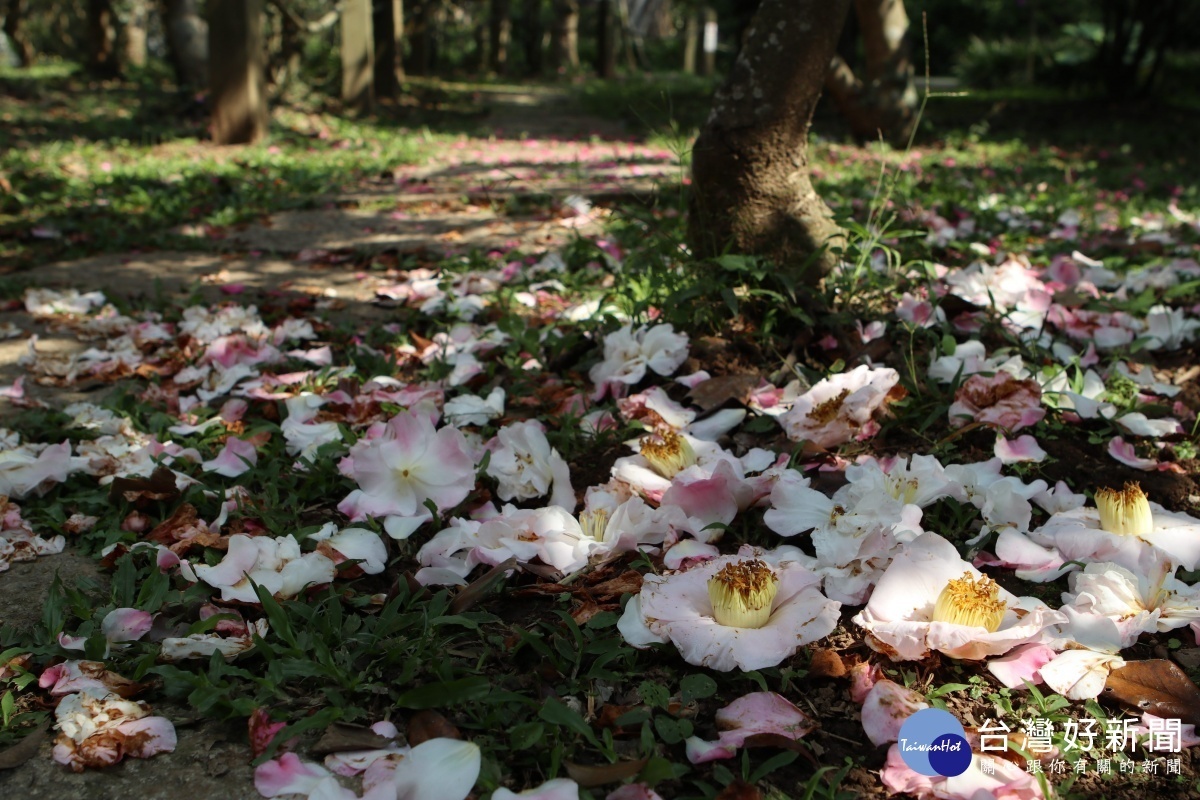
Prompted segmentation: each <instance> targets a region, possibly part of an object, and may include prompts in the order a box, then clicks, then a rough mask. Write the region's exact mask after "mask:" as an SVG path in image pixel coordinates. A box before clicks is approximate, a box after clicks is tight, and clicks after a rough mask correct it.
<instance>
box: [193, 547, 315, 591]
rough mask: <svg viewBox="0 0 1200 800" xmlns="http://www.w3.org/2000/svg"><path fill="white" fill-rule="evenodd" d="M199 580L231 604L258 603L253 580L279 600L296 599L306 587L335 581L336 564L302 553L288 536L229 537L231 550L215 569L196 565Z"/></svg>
mask: <svg viewBox="0 0 1200 800" xmlns="http://www.w3.org/2000/svg"><path fill="white" fill-rule="evenodd" d="M192 570H193V571H194V573H195V575H196V577H198V578H199V579H200V580H202V581H204V582H205V583H207V584H208V585H209V586H212V587H213V588H214V589H220V590H221V600H222V601H223V602H226V603H229V602H233V601H238V602H242V603H257V602H258V595H257V594H255V592H254V586H252V585H251V581H253V582H254V583H256V584H258V585H259V586H262V587H263V588H264V589H266V590H267V592H268V593H270V594H271V595H274V596H275V597H277V598H280V599H286V598H289V597H295V596H296V595H298V594H299V593H300V592H301V591H303V590H304V587H306V586H311V585H314V584H322V583H329V582H331V581H332V580H333V576H334V564H333V561H332V560H330V559H329V558H328V557H326V556H324V555H322V554H321V553H304V554H301V552H300V545H299V543H297V541H296V537H294V536H292V535H290V534H289V535H287V536H283V537H279V538H275V537H273V536H245V535H242V534H236V535H234V536H231V537H229V551H228V552H227V553H226V554H225V557H224V558H223V559H221V562H220V563H219V564H216V565H215V566H211V567H209V566H205V565H203V564H201V565H197V566H193V567H192Z"/></svg>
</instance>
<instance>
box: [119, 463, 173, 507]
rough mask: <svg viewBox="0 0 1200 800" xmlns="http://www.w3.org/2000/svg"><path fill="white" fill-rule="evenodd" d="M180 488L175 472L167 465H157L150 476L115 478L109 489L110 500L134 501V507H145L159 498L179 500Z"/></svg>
mask: <svg viewBox="0 0 1200 800" xmlns="http://www.w3.org/2000/svg"><path fill="white" fill-rule="evenodd" d="M178 498H179V489H177V488H176V487H175V473H174V472H172V471H171V470H169V469H167V468H166V467H155V468H154V472H152V473H150V477H149V478H113V482H112V485H111V486H110V487H109V490H108V499H109V502H112V503H118V502H120V501H122V500H124V501H126V502H128V503H132V504H133V506H134V508H145V507H146V506H148V505H150V504H151V503H153V502H157V501H159V500H167V501H171V500H177V499H178Z"/></svg>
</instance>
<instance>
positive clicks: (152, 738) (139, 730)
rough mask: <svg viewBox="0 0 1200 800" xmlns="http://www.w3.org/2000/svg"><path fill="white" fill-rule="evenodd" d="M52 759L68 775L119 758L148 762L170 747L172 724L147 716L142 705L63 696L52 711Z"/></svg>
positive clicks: (90, 696)
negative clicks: (56, 731) (65, 770)
mask: <svg viewBox="0 0 1200 800" xmlns="http://www.w3.org/2000/svg"><path fill="white" fill-rule="evenodd" d="M54 716H55V720H56V721H55V725H54V727H55V728H56V729H57V730H58V732H59V733H58V736H57V737H56V738H55V740H54V760H55V761H57V762H58V763H59V764H65V765H66V766H68V767H70V768H71V770H72V771H74V772H83V770H85V769H87V768H88V767H108V766H111V765H113V764H116V763H117V762H118V761H120V760H121V759H122V758H124V757H125V756H129V757H131V758H150V757H151V756H154V755H157V754H158V753H169V752H171V751H172V750H174V749H175V743H176V739H175V726H174V725H172V724H171V722H170V720H168V719H166V718H165V717H152V716H150V708H149V706H147V705H146V704H145V703H135V702H133V701H131V700H122V699H121V698H120V697H118V696H117V695H115V694H93V693H92V692H91V691H89V690H84V691H81V692H78V693H76V694H71V695H67V696H66V697H64V698H63V699H62V700H60V701H59V703H58V708H56V709H55V711H54Z"/></svg>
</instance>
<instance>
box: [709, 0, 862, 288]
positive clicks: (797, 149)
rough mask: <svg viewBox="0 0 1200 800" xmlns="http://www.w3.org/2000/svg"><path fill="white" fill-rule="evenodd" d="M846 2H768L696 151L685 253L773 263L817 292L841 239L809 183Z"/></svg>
mask: <svg viewBox="0 0 1200 800" xmlns="http://www.w3.org/2000/svg"><path fill="white" fill-rule="evenodd" d="M849 7H850V0H763V2H762V5H760V6H759V9H758V12H757V14H756V15H755V17H754V21H753V22H752V23H751V25H750V28H749V29H748V30H747V32H746V41H745V44H744V45H743V47H742V50H741V53H740V54H739V55H738V58H737V61H736V62H735V64H734V67H733V71H732V72H731V73H730V74H729V77H728V78H727V79H726V80H725V83H724V84H723V85H722V86H721V88H720V89H718V90H717V93H716V96H715V97H714V98H713V110H712V113H711V114H710V115H709V118H708V121H707V122H706V123H705V125H704V128H703V129H702V130H701V132H700V137H699V138H698V139H697V140H696V144H695V146H694V147H693V149H692V190H691V203H690V206H691V207H690V213H689V217H688V243H689V245H690V246H691V248H692V252H693V253H694V254H696V255H697V256H699V257H701V258H706V257H711V256H714V255H718V254H720V253H722V252H724V251H725V250H726V249H727V248H731V249H732V251H733V252H737V253H746V254H752V255H762V256H766V257H768V258H771V259H772V260H773V261H775V262H776V263H777V264H778V265H779V266H780V267H781V268H783V269H786V270H789V271H791V272H794V273H799V271H800V270H801V269H802V268H803V267H804V266H805V264H807V263H809V261H810V259H813V263H812V265H811V269H810V270H809V272H808V273H807V274H806V275H805V276H804V278H805V279H807V280H809V281H810V282H815V281H816V280H817V279H819V278H820V277H821V276H822V275H824V274H825V273H827V272H828V271H829V270H831V269H832V268H833V267H834V266H835V265H836V263H837V258H836V256H835V254H834V253H832V252H830V249H829V247H830V246H833V247H837V246H840V244H841V242H842V241H843V240H844V239H843V237H844V233H843V231H842V230H841V228H840V227H838V225H837V224H836V223H834V222H833V220H832V214H831V212H830V210H829V207H828V206H826V205H825V202H824V201H823V200H821V198H820V196H819V195H818V194H817V192H816V190H815V189H814V188H813V186H812V183H811V181H810V179H809V174H808V128H809V125H810V123H811V122H812V114H813V109H815V108H816V105H817V100H818V99H820V96H821V86H822V85H823V83H824V81H825V73H826V71H827V69H828V67H829V60H830V59H831V58H832V57H833V52H834V49H835V48H836V46H837V40H838V34H839V33H840V32H841V29H842V24H843V23H844V22H845V19H846V13H847V12H848V10H849Z"/></svg>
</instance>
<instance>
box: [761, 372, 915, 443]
mask: <svg viewBox="0 0 1200 800" xmlns="http://www.w3.org/2000/svg"><path fill="white" fill-rule="evenodd" d="M899 382H900V375H899V373H897V372H896V370H894V369H889V368H886V367H885V368H881V369H873V368H871V367H868V366H866V365H863V366H859V367H855V368H854V369H852V370H850V371H849V372H842V373H839V374H837V375H830V376H829V377H828V378H825V379H824V380H822V381H819V382H818V383H817V384H816V385H815V386H813V387H812V388H811V389H809V390H808V391H807V392H805V393H804V394H803V395H801V396H800V397H799V398H797V399H796V402H795V404H794V405H793V406H792V409H791V410H790V411H788V412H787V413H786V414H784V415H783V416H781V417H780V418H779V423H780V424H781V425H782V426H783V429H784V430H785V431H786V432H787V435H788V438H789V439H791V440H792V441H794V442H798V441H800V440H802V439H803V440H807V441H810V442H812V443H813V444H815V445H817V446H819V447H827V448H828V447H836V446H837V445H839V444H845V443H846V442H849V441H851V440H852V439H854V438H855V436H856V434H858V433H859V431H860V430H861V429H862V428H863V426H865V425H867V423H869V422H870V421H871V419H872V416H873V415H874V414H875V413H876V412H877V411H878V410H879V409H880V408H882V407H883V405H884V403H885V402H886V401H887V398H888V395H889V393H890V392H891V391H892V389H893V388H894V387H895V386H896V384H897V383H899Z"/></svg>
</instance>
